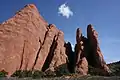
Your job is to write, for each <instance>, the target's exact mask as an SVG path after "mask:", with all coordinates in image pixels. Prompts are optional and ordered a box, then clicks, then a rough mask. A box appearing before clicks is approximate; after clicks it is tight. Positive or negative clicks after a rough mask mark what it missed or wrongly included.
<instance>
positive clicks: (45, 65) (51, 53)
mask: <svg viewBox="0 0 120 80" xmlns="http://www.w3.org/2000/svg"><path fill="white" fill-rule="evenodd" d="M58 34H59V33H58ZM57 39H58V35H55V36H54V39H53V42H52V45H51V47H50V51H49V53H48V56H47V58H46V60H45V63H44V65H43V67H42V71H45V70H46V69H47V68H49V65H50V63H51V61H52V58H53V56H54V51H55V48H56V47H57V42H56V41H57Z"/></svg>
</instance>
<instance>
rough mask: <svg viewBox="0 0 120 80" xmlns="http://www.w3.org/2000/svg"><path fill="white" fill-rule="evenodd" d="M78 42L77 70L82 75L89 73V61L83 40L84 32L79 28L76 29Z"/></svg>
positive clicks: (76, 46)
mask: <svg viewBox="0 0 120 80" xmlns="http://www.w3.org/2000/svg"><path fill="white" fill-rule="evenodd" d="M76 42H77V44H76V45H75V54H76V72H77V73H80V74H81V75H87V72H88V62H87V60H86V57H85V53H84V52H85V51H84V43H83V41H82V33H81V30H80V29H79V28H78V29H77V31H76Z"/></svg>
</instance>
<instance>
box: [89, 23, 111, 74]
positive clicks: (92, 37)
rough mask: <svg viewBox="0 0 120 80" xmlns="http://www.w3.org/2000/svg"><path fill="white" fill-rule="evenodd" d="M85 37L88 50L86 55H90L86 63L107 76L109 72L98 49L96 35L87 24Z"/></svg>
mask: <svg viewBox="0 0 120 80" xmlns="http://www.w3.org/2000/svg"><path fill="white" fill-rule="evenodd" d="M87 37H88V43H89V48H90V52H89V53H88V54H90V55H89V56H88V57H90V58H89V59H88V63H89V64H90V65H92V66H94V67H96V68H100V69H101V70H102V72H103V74H105V75H106V74H108V73H109V72H110V70H109V68H108V67H107V65H106V63H105V61H104V58H103V55H102V52H101V50H100V47H99V42H98V33H97V32H96V31H95V30H94V29H93V27H92V25H91V24H89V25H88V27H87ZM90 59H91V60H90Z"/></svg>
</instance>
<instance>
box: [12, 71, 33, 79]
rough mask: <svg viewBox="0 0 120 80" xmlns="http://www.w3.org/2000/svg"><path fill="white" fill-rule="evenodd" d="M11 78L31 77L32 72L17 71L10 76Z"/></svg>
mask: <svg viewBox="0 0 120 80" xmlns="http://www.w3.org/2000/svg"><path fill="white" fill-rule="evenodd" d="M12 77H20V78H23V77H32V71H27V70H18V71H16V72H15V73H14V74H13V75H12Z"/></svg>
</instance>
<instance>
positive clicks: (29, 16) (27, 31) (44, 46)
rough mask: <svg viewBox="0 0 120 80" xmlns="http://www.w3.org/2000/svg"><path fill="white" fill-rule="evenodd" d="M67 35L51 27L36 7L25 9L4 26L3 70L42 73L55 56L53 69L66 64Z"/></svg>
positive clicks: (0, 34) (0, 31)
mask: <svg viewBox="0 0 120 80" xmlns="http://www.w3.org/2000/svg"><path fill="white" fill-rule="evenodd" d="M63 35H64V34H63V32H62V31H60V30H58V29H57V28H56V27H55V25H53V24H50V25H48V23H47V22H46V21H45V20H44V19H43V18H42V17H41V16H40V14H39V12H38V10H37V8H36V7H35V5H33V4H30V5H27V6H25V7H24V8H23V9H22V10H21V11H18V12H17V13H16V15H15V16H14V17H13V18H11V19H9V20H7V21H5V22H4V23H2V24H1V25H0V71H2V70H5V71H6V72H8V75H11V74H12V73H14V72H15V71H16V70H42V67H43V65H44V63H45V61H46V59H47V56H48V55H50V54H51V53H52V56H53V57H51V58H50V59H51V63H50V66H52V67H57V66H59V65H62V64H64V63H66V54H65V47H64V36H63ZM54 41H55V42H54Z"/></svg>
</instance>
